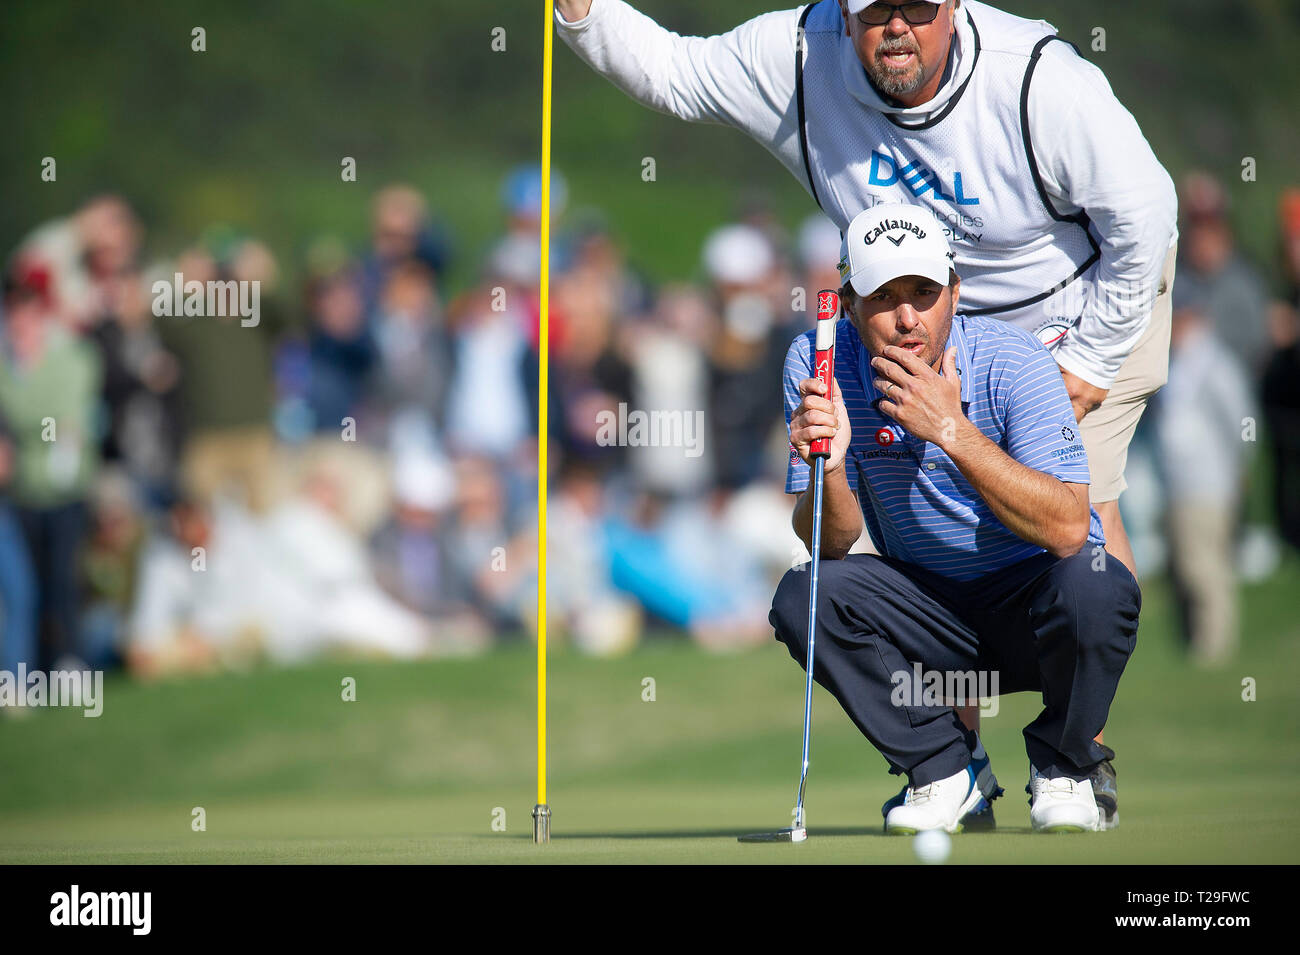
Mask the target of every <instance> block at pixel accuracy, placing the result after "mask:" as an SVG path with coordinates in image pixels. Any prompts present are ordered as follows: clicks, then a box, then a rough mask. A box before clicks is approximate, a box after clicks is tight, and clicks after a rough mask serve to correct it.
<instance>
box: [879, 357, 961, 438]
mask: <svg viewBox="0 0 1300 955" xmlns="http://www.w3.org/2000/svg"><path fill="white" fill-rule="evenodd" d="M941 367H942V369H943V374H942V375H941V374H939V373H938V372H936V371H935V370H934V369H933V368H931V367H930V366H929V365H927V364H926V363H925V362H923V361H922V360H921V359H919V358H917V357H916V356H915V355H913V354H912V353H911V352H910V351H908V350H907V349H906V348H898V347H896V346H894V345H888V346H886V347H885V350H884V351H883V352H882V353H881V354H880V355H878V356H876V357H875V358H873V359H871V368H872V370H873V371H874V372H875V374H876V377H875V378H874V379H873V384H874V385H875V386H876V390H877V391H879V392H880V394H881V395H882V396H883V397H882V398H881V400H880V402H879V404H878V405H877V407H878V408H879V409H880V410H881V412H882V413H884V414H886V415H888V416H889V417H891V418H893V419H894V420H895V421H897V422H898V423H899V424H900V425H902V426H903V427H904V428H906V429H907V432H908V434H910V435H912V436H913V437H915V438H920V439H921V440H922V441H929V442H930V443H931V444H937V445H938V446H939V447H941V448H942V447H943V446H944V444H945V442H948V441H952V440H953V438H954V437H956V434H957V426H958V424H959V423H961V422H962V421H964V420H965V416H964V415H963V414H962V411H961V379H960V378H959V377H958V375H957V349H955V348H949V349H948V350H947V351H945V352H944V354H943V364H942V366H941Z"/></svg>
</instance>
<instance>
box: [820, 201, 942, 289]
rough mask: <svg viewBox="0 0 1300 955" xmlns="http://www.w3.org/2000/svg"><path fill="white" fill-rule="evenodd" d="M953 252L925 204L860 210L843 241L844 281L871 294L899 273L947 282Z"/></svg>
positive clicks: (842, 278) (901, 204) (892, 205)
mask: <svg viewBox="0 0 1300 955" xmlns="http://www.w3.org/2000/svg"><path fill="white" fill-rule="evenodd" d="M952 259H953V256H952V250H951V249H950V248H948V240H947V239H945V238H944V237H943V231H942V230H941V229H940V227H939V224H938V222H936V221H935V218H934V215H933V214H932V213H931V212H930V211H929V210H927V209H925V208H924V207H922V206H912V205H905V204H903V203H897V202H890V203H885V204H883V205H879V206H874V207H872V208H870V209H868V210H867V211H866V212H859V213H858V214H857V215H856V216H854V217H853V221H852V222H850V223H849V229H848V231H847V232H846V233H845V234H844V240H843V241H842V242H841V243H840V280H841V281H843V282H848V283H849V284H851V285H852V286H853V291H855V292H857V293H858V294H859V295H870V294H871V293H872V292H874V291H875V290H876V289H878V288H880V286H882V285H884V284H885V283H886V282H891V281H893V280H894V279H896V278H898V277H899V276H900V275H920V276H924V277H925V278H927V279H929V280H930V281H932V282H937V283H938V284H940V285H947V284H948V270H949V269H951V268H952Z"/></svg>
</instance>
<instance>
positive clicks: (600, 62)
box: [556, 0, 1177, 812]
mask: <svg viewBox="0 0 1300 955" xmlns="http://www.w3.org/2000/svg"><path fill="white" fill-rule="evenodd" d="M556 24H557V28H558V31H559V35H560V37H561V39H563V40H564V42H565V43H567V44H568V45H569V46H570V47H571V48H572V49H573V50H574V51H575V52H576V53H577V54H578V55H579V56H580V57H581V58H582V59H583V60H585V61H586V62H587V63H588V64H590V65H591V66H592V68H593V69H595V70H596V71H597V72H599V73H601V74H603V75H604V76H606V77H607V78H608V79H609V80H610V81H611V82H613V83H614V84H616V85H617V86H618V87H619V88H620V89H622V90H624V91H625V92H626V93H628V95H630V96H631V97H632V98H634V99H635V100H637V101H638V102H640V103H642V104H644V105H646V106H649V107H651V108H653V109H656V110H659V111H661V112H665V113H669V114H671V115H674V116H677V117H679V118H681V119H684V120H688V121H691V122H703V123H718V124H723V125H729V126H734V127H736V128H737V129H740V130H743V131H744V132H745V133H747V134H749V135H750V136H752V137H753V138H754V139H756V140H757V141H758V142H759V143H761V144H762V145H763V146H764V147H766V148H767V149H768V150H769V151H770V152H771V153H773V154H774V155H775V156H776V157H777V159H779V160H780V161H781V163H782V164H783V165H784V166H785V167H786V168H787V169H789V170H790V172H791V173H792V174H793V175H794V176H795V178H796V179H798V180H799V182H800V183H801V184H802V185H803V187H804V188H805V189H807V190H808V192H809V194H810V195H811V196H812V197H813V199H814V200H815V201H816V202H817V204H818V205H819V206H820V207H821V208H822V210H823V211H824V212H825V213H826V215H827V216H829V217H830V218H831V220H832V221H834V222H835V224H836V225H837V226H839V228H840V230H841V232H844V231H845V230H846V229H847V227H848V224H849V221H850V220H851V219H852V218H853V216H854V215H856V214H857V213H859V212H861V211H862V210H864V209H869V208H871V207H873V206H875V205H878V204H880V203H884V202H905V203H910V204H914V205H919V206H923V207H925V208H926V209H928V210H929V211H930V212H931V213H932V214H933V215H934V217H935V219H936V221H937V222H938V223H939V224H940V226H941V228H942V229H943V231H944V235H945V237H946V238H947V239H948V241H949V243H950V245H951V247H952V250H953V253H954V257H955V258H954V267H955V269H956V270H957V272H958V274H960V275H961V280H962V306H963V308H962V311H963V312H964V313H965V314H967V315H972V316H990V317H993V318H997V319H1002V320H1004V321H1007V322H1010V323H1012V324H1015V325H1017V326H1019V327H1021V328H1023V329H1025V330H1027V331H1029V332H1032V333H1033V334H1035V335H1036V336H1037V337H1038V339H1039V340H1040V341H1042V342H1043V343H1044V344H1045V345H1047V346H1048V348H1049V349H1050V350H1051V353H1052V357H1053V358H1054V359H1055V360H1056V363H1057V365H1058V367H1059V368H1060V370H1061V374H1062V377H1063V378H1064V380H1065V385H1066V390H1067V392H1068V394H1069V397H1070V400H1071V403H1072V405H1073V407H1074V411H1075V415H1076V417H1077V418H1078V419H1079V422H1080V432H1081V435H1082V438H1083V442H1084V446H1085V448H1086V449H1087V455H1088V460H1089V464H1090V470H1091V484H1090V495H1091V503H1092V506H1093V508H1094V509H1095V510H1096V512H1097V514H1098V516H1099V517H1100V519H1101V523H1102V527H1103V529H1104V531H1105V538H1106V542H1107V546H1106V550H1107V552H1108V554H1110V555H1111V556H1112V557H1114V558H1117V559H1119V560H1121V561H1123V562H1124V564H1125V565H1126V566H1128V567H1129V568H1130V569H1132V568H1133V567H1134V562H1133V555H1132V549H1131V547H1130V545H1129V542H1128V537H1127V535H1126V534H1125V532H1124V526H1123V523H1122V521H1121V519H1120V512H1119V495H1120V492H1121V491H1123V490H1124V487H1125V483H1124V465H1125V462H1126V458H1127V454H1128V444H1129V441H1130V439H1131V438H1132V436H1133V432H1134V430H1135V429H1136V427H1137V423H1138V419H1139V418H1140V417H1141V415H1142V411H1143V409H1144V408H1145V406H1146V402H1147V399H1148V398H1149V397H1150V396H1151V395H1152V394H1153V393H1154V392H1155V391H1156V390H1157V389H1158V388H1159V387H1160V386H1161V385H1162V384H1164V382H1165V378H1166V375H1167V371H1168V358H1169V316H1170V305H1169V293H1170V290H1171V288H1172V285H1173V264H1174V249H1175V243H1176V240H1177V228H1176V221H1177V198H1176V195H1175V191H1174V185H1173V182H1172V181H1171V179H1170V178H1169V175H1168V173H1166V172H1165V170H1164V168H1163V167H1162V166H1161V165H1160V162H1159V161H1158V160H1157V159H1156V157H1155V155H1154V154H1153V153H1152V151H1151V147H1150V145H1149V144H1148V143H1147V141H1146V139H1145V137H1144V136H1143V135H1142V131H1141V130H1140V129H1139V128H1138V125H1137V122H1136V121H1135V120H1134V119H1133V116H1132V115H1131V114H1130V113H1129V112H1128V110H1126V109H1125V108H1124V106H1123V105H1122V104H1121V103H1120V102H1119V101H1118V100H1117V99H1116V98H1115V95H1114V93H1113V92H1112V91H1111V89H1110V85H1109V83H1108V82H1107V81H1106V78H1105V76H1104V75H1103V74H1102V72H1101V70H1099V69H1098V68H1097V67H1095V66H1093V65H1092V64H1091V63H1088V62H1087V61H1086V60H1084V59H1083V58H1082V57H1081V56H1080V55H1079V53H1078V51H1077V50H1076V49H1075V48H1074V47H1073V46H1072V45H1071V44H1069V43H1067V42H1065V41H1063V40H1061V39H1060V38H1059V37H1057V35H1056V30H1055V28H1054V27H1052V26H1051V25H1050V24H1048V23H1046V22H1045V21H1042V20H1028V19H1024V18H1021V17H1016V16H1012V15H1010V14H1008V13H1004V12H1003V11H1001V10H998V9H996V8H995V7H991V6H989V5H987V4H984V3H979V2H976V0H944V2H942V3H925V2H910V3H885V2H876V3H868V2H867V0H820V2H818V3H812V4H808V5H805V6H801V7H796V8H794V9H790V10H779V11H774V12H770V13H765V14H762V15H760V16H758V17H755V18H754V19H752V20H749V21H747V22H745V23H743V24H741V25H740V26H738V27H736V28H735V29H734V30H732V31H731V32H729V33H725V34H721V35H719V36H713V37H683V36H679V35H677V34H675V33H672V32H670V31H669V30H666V29H664V28H663V27H661V26H659V24H657V23H655V21H654V20H652V19H650V18H649V17H647V16H645V15H644V14H642V13H640V12H638V11H637V10H635V9H634V8H633V7H632V6H631V5H629V4H628V3H626V2H624V0H556ZM965 715H966V717H967V718H968V719H970V721H971V722H973V718H972V714H970V713H967V714H965ZM1112 788H1113V777H1111V778H1110V779H1109V780H1102V779H1098V780H1095V781H1094V789H1095V790H1097V791H1098V793H1099V802H1101V801H1102V796H1101V794H1102V793H1107V795H1109V790H1110V789H1112ZM1104 809H1105V811H1107V812H1112V811H1113V809H1114V806H1113V804H1112V803H1108V804H1107V805H1106V806H1105V807H1104Z"/></svg>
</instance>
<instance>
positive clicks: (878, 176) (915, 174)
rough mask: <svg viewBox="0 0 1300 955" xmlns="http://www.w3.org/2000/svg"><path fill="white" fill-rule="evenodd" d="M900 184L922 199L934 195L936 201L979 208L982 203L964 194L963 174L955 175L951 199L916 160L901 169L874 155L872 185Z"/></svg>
mask: <svg viewBox="0 0 1300 955" xmlns="http://www.w3.org/2000/svg"><path fill="white" fill-rule="evenodd" d="M898 182H901V183H902V184H903V185H905V186H906V187H907V188H908V189H910V190H911V191H912V195H914V196H916V197H917V198H920V197H921V196H923V195H925V194H926V193H927V192H933V193H934V195H935V198H938V199H943V200H945V201H947V202H955V203H956V204H957V205H959V206H977V205H979V203H980V201H979V198H978V197H976V196H969V197H968V196H966V195H965V194H964V192H963V191H962V182H961V173H959V172H954V173H953V174H952V195H947V194H946V193H944V191H943V183H942V182H940V181H939V174H938V173H936V172H935V171H934V170H933V169H928V168H926V167H925V166H923V165H921V164H920V163H919V162H917V161H915V160H913V161H912V162H910V163H908V164H907V165H906V166H899V164H898V160H896V159H894V158H892V157H890V156H886V155H885V154H884V153H882V152H878V151H876V150H874V149H873V150H872V151H871V185H873V186H892V185H894V184H895V183H898Z"/></svg>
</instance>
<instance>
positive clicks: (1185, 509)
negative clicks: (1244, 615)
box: [1167, 501, 1240, 663]
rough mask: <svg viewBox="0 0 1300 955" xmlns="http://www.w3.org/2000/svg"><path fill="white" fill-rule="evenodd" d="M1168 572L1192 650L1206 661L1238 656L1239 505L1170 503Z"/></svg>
mask: <svg viewBox="0 0 1300 955" xmlns="http://www.w3.org/2000/svg"><path fill="white" fill-rule="evenodd" d="M1167 519H1168V522H1169V568H1170V570H1171V571H1172V573H1173V578H1174V588H1175V590H1176V591H1177V594H1178V599H1179V602H1180V603H1181V604H1182V607H1183V619H1184V625H1185V630H1186V636H1187V641H1188V650H1189V651H1190V652H1191V655H1192V657H1193V658H1195V659H1196V660H1198V661H1199V662H1202V663H1220V662H1222V661H1224V660H1226V659H1228V658H1229V657H1231V656H1232V655H1233V653H1235V652H1236V649H1237V644H1238V642H1239V639H1240V637H1239V630H1238V619H1237V572H1236V569H1235V568H1234V567H1233V557H1234V551H1235V546H1236V545H1235V531H1236V526H1237V521H1236V507H1235V505H1233V504H1224V503H1221V502H1217V501H1214V502H1211V501H1180V502H1178V503H1172V504H1170V505H1169V512H1168V518H1167Z"/></svg>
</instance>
